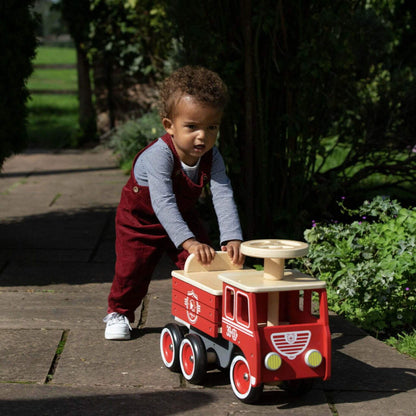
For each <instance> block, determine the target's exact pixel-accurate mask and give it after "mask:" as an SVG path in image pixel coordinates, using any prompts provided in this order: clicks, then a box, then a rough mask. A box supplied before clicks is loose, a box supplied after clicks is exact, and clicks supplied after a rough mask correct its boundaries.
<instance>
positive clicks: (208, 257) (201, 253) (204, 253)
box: [182, 238, 215, 264]
mask: <svg viewBox="0 0 416 416" xmlns="http://www.w3.org/2000/svg"><path fill="white" fill-rule="evenodd" d="M182 247H183V248H184V249H185V250H186V251H187V252H188V253H189V254H195V257H196V259H197V260H198V261H199V262H200V263H202V264H210V263H211V262H212V260H214V257H215V250H214V249H213V248H212V247H211V246H209V245H208V244H203V243H200V242H199V241H198V240H196V239H195V238H189V239H188V240H186V241H184V242H183V243H182Z"/></svg>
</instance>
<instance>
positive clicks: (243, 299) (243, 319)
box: [237, 292, 250, 326]
mask: <svg viewBox="0 0 416 416" xmlns="http://www.w3.org/2000/svg"><path fill="white" fill-rule="evenodd" d="M237 321H238V322H239V323H240V324H243V325H245V326H249V324H250V314H249V309H248V297H247V295H246V294H245V293H241V292H238V293H237Z"/></svg>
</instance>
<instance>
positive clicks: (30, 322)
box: [0, 285, 110, 330]
mask: <svg viewBox="0 0 416 416" xmlns="http://www.w3.org/2000/svg"><path fill="white" fill-rule="evenodd" d="M94 287H95V288H97V286H92V287H90V290H88V291H87V290H85V288H84V290H82V291H78V292H56V291H53V290H51V289H45V291H43V292H35V291H31V290H28V291H26V292H23V291H18V292H5V291H0V328H6V329H18V328H24V329H31V328H47V329H53V328H60V329H68V328H78V327H81V328H102V329H103V330H104V324H103V322H102V320H103V317H104V316H105V314H106V313H107V296H108V291H109V290H110V286H109V285H107V287H104V286H103V285H100V289H99V290H98V288H97V290H96V291H94ZM78 289H79V287H78ZM106 289H107V290H106Z"/></svg>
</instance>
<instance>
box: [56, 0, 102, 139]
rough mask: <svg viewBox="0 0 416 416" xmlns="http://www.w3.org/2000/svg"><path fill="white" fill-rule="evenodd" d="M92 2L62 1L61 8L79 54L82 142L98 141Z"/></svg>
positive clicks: (82, 0) (83, 0)
mask: <svg viewBox="0 0 416 416" xmlns="http://www.w3.org/2000/svg"><path fill="white" fill-rule="evenodd" d="M90 3H91V2H90V0H61V4H60V8H61V12H62V16H63V18H64V20H65V21H66V23H67V25H68V29H69V33H70V35H71V37H72V39H73V40H74V43H75V49H76V53H77V74H78V98H79V125H80V128H81V137H80V142H81V143H82V142H88V141H94V140H95V139H96V131H97V129H96V118H95V108H94V105H93V101H92V88H91V79H90V63H89V59H88V44H89V30H90V23H91V20H92V13H91V10H90Z"/></svg>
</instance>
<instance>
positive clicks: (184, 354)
mask: <svg viewBox="0 0 416 416" xmlns="http://www.w3.org/2000/svg"><path fill="white" fill-rule="evenodd" d="M179 361H180V364H181V370H182V374H183V376H184V377H185V379H186V380H188V381H189V382H190V383H192V384H199V383H201V382H202V380H203V379H204V378H205V376H206V373H207V353H206V351H205V345H204V343H203V342H202V339H201V338H200V337H199V336H198V335H196V334H189V335H187V336H186V337H185V338H184V339H183V340H182V343H181V348H180V351H179Z"/></svg>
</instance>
